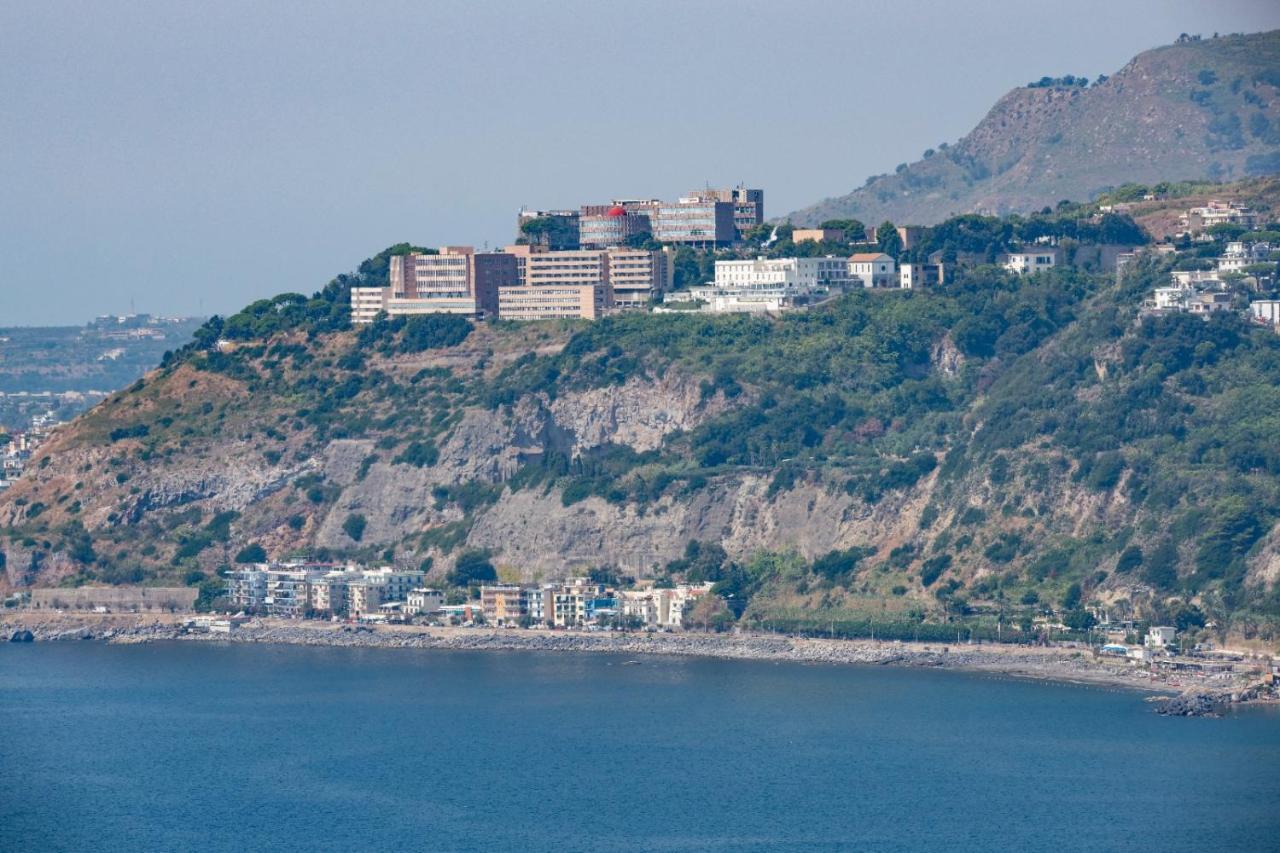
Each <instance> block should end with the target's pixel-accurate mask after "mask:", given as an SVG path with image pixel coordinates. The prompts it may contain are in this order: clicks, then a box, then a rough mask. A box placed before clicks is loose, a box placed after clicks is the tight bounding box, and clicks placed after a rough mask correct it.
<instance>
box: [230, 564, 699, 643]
mask: <svg viewBox="0 0 1280 853" xmlns="http://www.w3.org/2000/svg"><path fill="white" fill-rule="evenodd" d="M424 581H425V574H424V573H423V572H421V571H411V570H400V569H393V568H390V567H383V568H367V567H365V566H361V565H357V564H347V565H341V566H338V565H330V564H322V563H284V564H279V563H263V564H256V565H251V566H244V567H240V568H237V569H235V570H232V571H230V572H229V573H227V576H226V582H227V586H226V599H227V607H228V608H229V609H231V610H237V611H242V612H245V613H249V614H259V615H264V616H275V617H280V618H285V619H302V618H320V619H329V618H338V619H350V620H354V621H359V622H388V621H390V622H401V621H407V620H411V619H415V618H419V617H422V618H425V619H427V620H429V621H436V622H439V623H440V624H488V625H496V626H517V625H518V626H521V627H533V626H536V625H542V626H546V627H551V628H576V627H590V626H592V625H609V626H618V627H621V626H623V625H625V626H627V627H633V628H642V627H654V628H678V627H680V626H681V625H682V624H683V621H684V616H685V613H686V612H688V610H689V609H691V608H692V606H693V604H695V603H696V602H697V601H698V599H699V598H701V597H702V596H704V595H706V594H707V593H709V592H710V591H711V586H712V585H711V584H710V583H703V584H678V585H673V586H671V587H667V588H660V587H656V586H643V587H641V588H638V589H618V588H616V587H615V586H613V585H610V584H606V583H602V582H597V581H592V580H590V579H589V578H571V579H568V580H563V581H557V582H551V583H540V584H533V585H517V584H502V583H492V584H486V585H481V586H479V587H478V588H477V593H478V597H477V598H469V597H467V595H466V590H454V591H453V594H452V596H451V595H450V594H448V593H446V592H444V591H441V590H439V589H433V588H429V587H426V586H425V585H424Z"/></svg>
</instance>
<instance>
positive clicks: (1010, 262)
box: [1000, 246, 1058, 275]
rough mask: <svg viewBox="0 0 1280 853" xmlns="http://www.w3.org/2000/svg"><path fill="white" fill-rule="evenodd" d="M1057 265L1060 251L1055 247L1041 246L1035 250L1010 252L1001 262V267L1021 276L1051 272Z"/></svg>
mask: <svg viewBox="0 0 1280 853" xmlns="http://www.w3.org/2000/svg"><path fill="white" fill-rule="evenodd" d="M1057 264H1058V250H1057V249H1056V248H1054V247H1053V246H1039V247H1036V248H1033V249H1023V250H1021V251H1018V252H1010V253H1009V254H1007V255H1005V256H1004V257H1003V258H1001V260H1000V266H1002V267H1004V268H1005V269H1007V270H1008V271H1009V272H1016V273H1018V274H1019V275H1029V274H1033V273H1038V272H1043V271H1044V270H1051V269H1053V268H1054V267H1055V266H1057Z"/></svg>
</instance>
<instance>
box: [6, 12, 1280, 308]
mask: <svg viewBox="0 0 1280 853" xmlns="http://www.w3.org/2000/svg"><path fill="white" fill-rule="evenodd" d="M1038 8H1039V9H1040V11H1037V7H1036V4H1034V3H1032V4H1028V3H1025V2H1021V3H1015V2H1012V0H999V2H992V3H985V4H982V6H981V8H978V9H974V8H969V7H964V8H960V7H950V6H944V7H939V6H938V5H937V4H930V3H925V2H919V1H918V0H917V1H916V2H899V3H895V4H892V5H891V6H889V5H886V4H883V3H869V2H851V3H825V4H820V3H803V2H801V3H793V4H778V3H763V2H756V0H747V1H746V2H730V1H729V0H716V2H683V3H679V2H656V3H648V4H615V3H607V2H595V3H587V2H561V3H551V2H537V0H534V2H527V3H523V4H520V5H519V6H508V5H507V4H501V3H494V2H441V3H429V4H422V3H411V2H407V0H383V1H382V2H376V0H375V2H370V3H366V4H360V5H359V6H358V7H356V6H354V5H351V4H345V3H338V2H333V0H319V2H314V3H307V4H296V5H295V6H293V7H292V8H287V7H286V4H267V5H264V4H254V3H250V2H248V0H227V2H223V3H219V4H210V5H201V4H171V3H163V2H159V0H143V2H132V3H127V4H126V3H118V2H110V0H104V2H99V3H86V2H83V0H50V2H45V3H41V4H19V3H16V2H0V70H2V71H3V77H4V79H5V81H6V85H5V86H4V87H3V88H2V89H0V138H3V139H4V140H5V145H4V156H3V157H0V188H2V191H0V276H3V283H2V284H0V326H12V325H28V324H30V325H70V324H80V323H84V322H86V321H88V320H89V319H91V318H92V317H94V316H96V315H100V314H122V313H127V312H128V311H129V310H130V308H131V306H132V310H136V311H138V312H147V313H152V314H164V315H176V314H183V315H191V314H197V313H203V314H213V313H220V314H226V313H229V312H234V311H236V310H238V309H239V308H240V307H242V306H243V305H245V304H247V303H248V302H251V301H253V300H254V299H259V298H263V297H268V296H271V295H274V294H276V293H280V292H285V291H298V292H303V293H307V294H310V293H312V292H314V291H315V290H317V289H319V288H320V287H322V286H323V285H324V284H325V283H326V282H327V281H328V280H329V279H330V278H332V277H333V276H334V275H336V274H338V273H340V272H344V271H349V270H351V269H353V268H354V267H355V266H356V265H357V264H358V263H359V262H360V261H361V260H362V259H364V258H365V257H368V256H369V255H372V254H374V253H375V252H377V251H379V250H381V249H382V248H385V247H386V246H387V245H390V244H392V243H396V242H401V241H412V242H415V243H418V244H425V245H443V244H466V245H474V246H476V247H478V248H479V247H483V246H484V245H486V243H487V244H488V245H489V246H499V245H503V244H506V243H508V242H511V240H512V239H513V238H514V231H515V220H516V213H517V211H518V210H519V208H520V207H521V206H528V207H533V208H562V207H577V206H578V205H580V204H588V203H604V202H608V201H609V200H610V199H611V198H615V197H656V198H663V199H674V198H675V197H676V196H678V195H679V194H681V193H683V192H685V191H687V190H690V189H692V188H694V187H701V186H704V185H708V184H709V185H712V186H731V185H735V184H738V183H739V182H742V183H745V184H747V185H748V186H751V187H759V188H762V189H763V190H764V192H765V215H766V216H767V217H770V218H773V217H777V216H781V215H784V214H786V213H788V212H790V211H792V210H795V209H797V208H799V207H802V206H804V205H807V204H811V203H813V202H816V201H818V200H819V199H822V198H824V197H827V196H832V195H838V194H842V193H845V192H847V191H849V190H850V189H852V188H853V187H855V186H858V185H860V184H861V183H862V182H863V181H864V180H865V178H866V177H867V176H868V175H871V174H876V173H881V172H886V171H891V170H892V169H893V168H894V167H895V166H896V165H897V164H898V163H901V162H904V161H911V160H915V159H917V158H918V157H919V156H920V154H921V152H923V151H924V150H925V149H926V148H930V147H936V146H937V144H938V143H940V142H954V141H955V140H956V139H958V138H959V137H961V136H962V135H964V134H965V133H967V132H968V131H969V130H970V129H971V128H972V127H973V126H974V125H975V124H977V122H978V121H979V120H981V118H982V117H983V115H984V114H985V113H986V111H987V110H988V109H989V108H990V106H991V105H992V104H994V102H995V101H996V100H997V99H998V98H999V97H1000V96H1001V95H1003V94H1004V93H1005V92H1007V91H1008V90H1009V89H1011V88H1013V87H1015V86H1018V85H1022V84H1025V83H1026V82H1027V81H1029V80H1034V79H1038V78H1039V77H1041V76H1044V75H1062V74H1075V75H1084V76H1088V77H1091V78H1092V77H1096V76H1097V75H1099V74H1112V73H1114V72H1115V71H1116V70H1118V69H1119V68H1120V67H1122V66H1123V65H1124V64H1125V63H1126V62H1128V61H1129V59H1131V58H1132V57H1133V56H1134V55H1136V54H1138V53H1140V52H1142V51H1144V50H1148V49H1150V48H1153V47H1158V46H1160V45H1163V44H1168V43H1171V42H1173V41H1174V39H1175V38H1177V36H1178V34H1179V33H1181V32H1189V33H1203V34H1204V35H1205V36H1210V35H1212V33H1213V32H1214V31H1218V32H1221V33H1228V32H1256V31H1261V30H1268V29H1274V28H1276V27H1280V5H1277V4H1275V3H1273V2H1263V0H1237V2H1223V3H1214V4H1205V3H1193V2H1156V0H1144V1H1143V2H1131V3H1124V4H1114V3H1103V2H1101V0H1083V1H1082V2H1079V3H1075V4H1070V5H1069V6H1063V5H1062V4H1052V5H1050V4H1048V3H1045V4H1042V6H1040V7H1038ZM1042 26H1043V27H1048V28H1049V30H1048V32H1047V34H1045V33H1043V32H1041V31H1040V30H1039V29H1038V28H1039V27H1042Z"/></svg>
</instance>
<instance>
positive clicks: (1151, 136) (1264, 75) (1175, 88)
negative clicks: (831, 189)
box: [786, 30, 1280, 225]
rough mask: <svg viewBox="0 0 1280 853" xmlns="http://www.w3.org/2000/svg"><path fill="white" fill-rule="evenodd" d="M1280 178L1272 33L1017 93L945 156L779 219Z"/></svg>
mask: <svg viewBox="0 0 1280 853" xmlns="http://www.w3.org/2000/svg"><path fill="white" fill-rule="evenodd" d="M1046 79H1048V78H1046ZM1071 79H1074V78H1071ZM1278 172H1280V30H1275V31H1270V32H1266V33H1257V34H1250V35H1229V36H1222V37H1217V38H1213V39H1203V40H1199V41H1190V40H1188V41H1185V42H1181V43H1177V44H1173V45H1166V46H1163V47H1158V48H1155V49H1153V50H1149V51H1145V52H1143V53H1141V54H1139V55H1138V56H1136V57H1135V58H1134V59H1132V60H1131V61H1130V62H1129V63H1127V64H1126V65H1125V66H1124V67H1123V68H1122V69H1120V70H1119V71H1117V72H1116V73H1115V74H1113V75H1111V76H1110V77H1108V78H1106V79H1105V80H1102V82H1095V83H1093V84H1092V85H1090V86H1088V87H1087V88H1083V87H1081V86H1079V85H1078V84H1073V85H1044V86H1041V85H1036V86H1034V87H1019V88H1016V89H1013V90H1012V91H1010V92H1008V93H1007V94H1005V95H1004V96H1003V97H1001V98H1000V99H999V100H998V101H997V102H996V104H995V105H994V106H993V107H992V108H991V110H990V111H989V112H988V113H987V115H986V116H985V117H984V118H983V119H982V120H981V121H980V122H979V123H978V124H977V125H976V126H975V127H974V129H973V130H972V131H970V133H969V134H967V135H966V136H965V137H964V138H962V139H961V140H959V141H958V142H957V143H955V144H954V145H944V146H940V147H939V149H938V150H937V151H934V150H933V149H930V150H929V151H927V152H926V156H925V158H923V159H921V160H918V161H916V162H914V163H911V164H905V163H904V164H902V165H900V166H899V167H898V169H897V170H896V172H895V173H894V174H888V175H875V176H872V177H870V178H868V179H867V182H866V184H865V185H864V186H862V187H860V188H858V189H855V190H853V191H851V192H850V193H848V194H846V195H843V196H837V197H832V198H828V199H824V200H823V201H820V202H818V203H816V204H814V205H811V206H809V207H806V208H802V209H801V210H798V211H795V212H793V213H791V214H789V215H788V216H787V217H786V219H787V220H788V221H791V222H793V223H795V224H798V225H816V224H818V223H820V222H822V221H825V220H828V219H840V218H848V217H856V218H858V219H861V220H862V221H864V222H868V223H873V224H875V223H879V222H881V221H884V220H889V221H892V222H895V223H900V224H913V225H914V224H919V225H933V224H936V223H937V222H939V221H941V220H943V219H945V218H947V217H948V216H953V215H958V214H963V213H982V214H989V215H1003V214H1007V213H1017V212H1023V213H1025V212H1030V211H1032V210H1038V209H1040V208H1041V207H1044V206H1047V205H1050V206H1051V205H1054V204H1056V203H1057V202H1058V201H1059V200H1061V199H1080V200H1083V199H1091V198H1094V197H1096V196H1097V195H1099V194H1100V193H1102V192H1103V191H1105V190H1106V189H1108V188H1111V187H1114V186H1117V185H1119V184H1122V183H1125V182H1137V183H1146V184H1155V183H1159V182H1162V181H1183V180H1193V179H1206V178H1207V179H1212V180H1227V179H1240V178H1244V177H1247V176H1250V175H1265V174H1275V173H1278Z"/></svg>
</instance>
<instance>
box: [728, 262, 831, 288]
mask: <svg viewBox="0 0 1280 853" xmlns="http://www.w3.org/2000/svg"><path fill="white" fill-rule="evenodd" d="M848 278H849V271H848V265H847V264H846V263H845V260H844V258H753V259H750V260H745V261H716V280H715V286H716V287H717V288H719V289H723V290H734V289H743V290H777V289H782V290H788V291H793V292H797V293H812V292H814V291H816V290H820V289H823V288H828V287H832V286H836V285H842V284H845V283H846V282H847V281H848Z"/></svg>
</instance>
